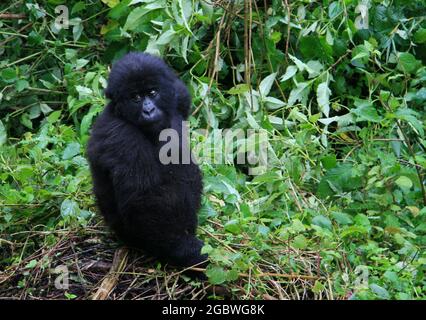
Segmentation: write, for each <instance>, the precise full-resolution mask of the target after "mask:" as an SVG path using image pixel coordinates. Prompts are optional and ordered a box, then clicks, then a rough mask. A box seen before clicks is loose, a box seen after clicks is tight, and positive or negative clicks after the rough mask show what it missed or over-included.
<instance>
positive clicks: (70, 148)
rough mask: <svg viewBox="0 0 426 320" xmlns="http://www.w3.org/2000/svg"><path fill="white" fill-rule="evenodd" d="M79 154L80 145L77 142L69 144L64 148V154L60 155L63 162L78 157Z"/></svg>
mask: <svg viewBox="0 0 426 320" xmlns="http://www.w3.org/2000/svg"><path fill="white" fill-rule="evenodd" d="M79 153H80V144H79V143H77V142H71V143H70V144H68V145H67V147H66V148H65V150H64V153H63V154H62V159H64V160H68V159H71V158H73V157H74V156H76V155H78V154H79Z"/></svg>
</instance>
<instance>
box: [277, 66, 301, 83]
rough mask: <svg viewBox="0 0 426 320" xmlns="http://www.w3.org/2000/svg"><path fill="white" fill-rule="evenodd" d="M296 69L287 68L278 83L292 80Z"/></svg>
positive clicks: (292, 67) (293, 67) (294, 67)
mask: <svg viewBox="0 0 426 320" xmlns="http://www.w3.org/2000/svg"><path fill="white" fill-rule="evenodd" d="M297 69H298V68H297V67H296V66H288V67H287V69H286V71H285V74H284V75H283V76H282V77H281V79H280V81H281V82H284V81H287V80H288V79H291V78H293V76H294V75H295V74H296V72H297Z"/></svg>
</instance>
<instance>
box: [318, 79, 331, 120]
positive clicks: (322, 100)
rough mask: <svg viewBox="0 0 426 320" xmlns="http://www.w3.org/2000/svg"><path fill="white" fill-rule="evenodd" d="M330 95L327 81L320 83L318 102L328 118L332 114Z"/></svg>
mask: <svg viewBox="0 0 426 320" xmlns="http://www.w3.org/2000/svg"><path fill="white" fill-rule="evenodd" d="M330 94H331V90H330V89H329V88H328V83H327V81H325V82H323V83H320V84H319V85H318V88H317V101H318V106H319V107H320V110H321V112H322V113H323V114H324V115H325V116H326V117H327V118H328V116H329V113H330V103H329V101H330Z"/></svg>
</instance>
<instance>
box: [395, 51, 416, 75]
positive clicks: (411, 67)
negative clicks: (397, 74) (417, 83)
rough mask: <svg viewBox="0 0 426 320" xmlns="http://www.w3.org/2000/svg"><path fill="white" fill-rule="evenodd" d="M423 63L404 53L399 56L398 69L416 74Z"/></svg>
mask: <svg viewBox="0 0 426 320" xmlns="http://www.w3.org/2000/svg"><path fill="white" fill-rule="evenodd" d="M420 65H421V63H420V62H419V61H418V60H416V58H415V57H414V56H413V55H412V54H411V53H408V52H402V53H400V54H399V56H398V69H399V70H401V71H404V72H406V73H414V72H416V71H417V69H418V68H419V67H420Z"/></svg>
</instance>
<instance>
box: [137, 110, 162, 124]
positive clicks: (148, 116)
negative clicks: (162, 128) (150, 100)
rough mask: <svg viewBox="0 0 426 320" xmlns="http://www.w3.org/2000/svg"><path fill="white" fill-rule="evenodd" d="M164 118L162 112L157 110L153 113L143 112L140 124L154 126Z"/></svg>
mask: <svg viewBox="0 0 426 320" xmlns="http://www.w3.org/2000/svg"><path fill="white" fill-rule="evenodd" d="M161 118H162V112H161V111H160V110H158V109H157V108H156V109H154V110H152V111H151V112H141V114H140V116H139V122H140V123H141V124H152V123H155V122H158V121H159V120H160V119H161Z"/></svg>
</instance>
